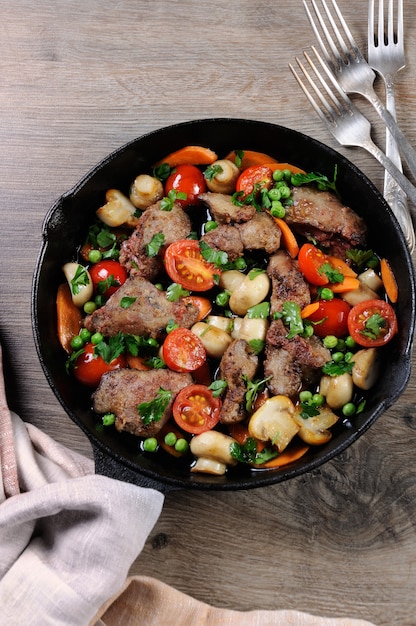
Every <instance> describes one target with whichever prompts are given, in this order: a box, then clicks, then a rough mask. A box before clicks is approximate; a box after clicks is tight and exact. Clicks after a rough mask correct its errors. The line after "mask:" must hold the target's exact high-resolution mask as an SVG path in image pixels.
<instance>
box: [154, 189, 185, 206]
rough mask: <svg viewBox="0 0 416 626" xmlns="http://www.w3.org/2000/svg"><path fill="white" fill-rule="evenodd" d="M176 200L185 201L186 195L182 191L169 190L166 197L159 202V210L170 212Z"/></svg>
mask: <svg viewBox="0 0 416 626" xmlns="http://www.w3.org/2000/svg"><path fill="white" fill-rule="evenodd" d="M176 200H186V193H184V192H183V191H175V190H174V189H171V190H170V191H169V192H168V195H167V196H165V197H164V198H162V200H161V201H160V208H161V210H162V211H172V209H173V205H174V203H175V201H176Z"/></svg>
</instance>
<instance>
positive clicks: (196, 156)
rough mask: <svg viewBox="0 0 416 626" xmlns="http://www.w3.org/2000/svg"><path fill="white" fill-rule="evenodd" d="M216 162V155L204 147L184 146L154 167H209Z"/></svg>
mask: <svg viewBox="0 0 416 626" xmlns="http://www.w3.org/2000/svg"><path fill="white" fill-rule="evenodd" d="M217 160H218V156H217V155H216V153H215V152H214V151H213V150H211V149H210V148H205V147H204V146H185V147H184V148H180V149H179V150H175V152H171V153H170V154H168V155H166V156H165V157H164V158H163V159H160V161H158V162H157V163H155V167H157V166H159V165H162V163H167V164H168V165H169V167H176V165H211V163H214V161H217Z"/></svg>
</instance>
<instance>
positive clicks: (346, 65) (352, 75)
mask: <svg viewBox="0 0 416 626" xmlns="http://www.w3.org/2000/svg"><path fill="white" fill-rule="evenodd" d="M320 1H321V4H322V6H323V9H324V13H325V15H326V19H327V21H328V23H329V25H330V26H331V29H332V32H333V33H334V36H335V39H336V42H337V43H335V41H334V38H333V36H332V35H331V32H330V30H329V28H328V27H327V24H326V22H325V18H324V16H323V13H321V12H320V11H319V9H318V5H317V3H316V1H315V0H310V3H311V5H312V7H313V11H314V13H315V18H316V21H315V19H314V17H313V16H312V12H311V10H310V9H309V7H308V4H307V2H306V0H303V5H304V7H305V11H306V14H307V16H308V19H309V21H310V23H311V26H312V29H313V31H314V33H315V36H316V38H317V40H318V43H319V46H320V48H321V50H322V53H323V55H324V59H325V60H326V62H327V63H328V65H329V67H330V68H331V70H332V72H333V73H334V75H335V76H336V78H337V80H338V82H339V84H340V86H341V87H342V89H343V90H344V91H345V92H346V93H357V94H360V95H362V96H364V97H365V98H366V99H367V100H368V101H369V102H370V103H371V104H372V105H373V106H374V108H375V109H376V111H377V113H378V114H379V115H380V117H381V118H382V119H383V121H384V123H385V124H386V126H387V128H388V129H389V131H390V132H391V134H392V135H393V137H394V139H395V140H396V142H397V144H398V145H399V146H400V151H401V153H402V156H403V158H404V159H405V160H406V162H407V165H408V166H409V170H410V171H411V173H412V174H413V176H415V177H416V150H415V149H414V148H413V147H412V145H411V144H410V143H409V141H408V139H407V138H406V136H405V135H404V133H403V132H402V130H401V129H400V128H399V126H398V125H397V122H396V120H395V119H394V117H393V116H392V115H391V113H389V111H387V109H386V107H385V106H384V104H383V103H382V101H381V100H380V98H379V97H378V96H377V94H376V92H375V90H374V81H375V78H376V74H375V72H374V71H373V70H372V69H371V67H370V66H369V65H368V63H367V61H366V60H365V59H364V57H363V55H362V54H361V52H360V50H359V48H358V46H357V44H356V43H355V41H354V39H353V37H352V35H351V32H350V30H349V28H348V26H347V24H346V22H345V20H344V18H343V16H342V14H341V11H340V10H339V8H338V5H337V3H336V2H335V0H330V2H331V4H332V5H333V8H334V11H335V14H336V16H337V18H338V22H339V24H340V25H341V27H342V31H343V33H342V32H341V30H340V28H339V27H338V25H337V22H336V21H335V19H334V17H333V15H332V13H331V11H330V10H329V8H328V4H327V2H326V1H325V0H320ZM317 23H318V24H319V26H320V29H321V32H322V34H323V37H322V36H321V33H320V31H319V28H318V26H317ZM324 39H325V40H326V43H327V46H328V49H329V51H328V49H327V47H326V45H325V42H324ZM337 44H338V45H337Z"/></svg>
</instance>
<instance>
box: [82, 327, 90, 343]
mask: <svg viewBox="0 0 416 626" xmlns="http://www.w3.org/2000/svg"><path fill="white" fill-rule="evenodd" d="M79 336H80V337H81V339H82V341H85V342H87V341H89V340H90V339H91V333H90V331H89V330H88V328H81V330H80V333H79Z"/></svg>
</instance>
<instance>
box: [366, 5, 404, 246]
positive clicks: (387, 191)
mask: <svg viewBox="0 0 416 626" xmlns="http://www.w3.org/2000/svg"><path fill="white" fill-rule="evenodd" d="M393 4H394V1H393V0H388V13H387V24H385V21H384V1H383V0H379V5H378V12H377V19H375V15H376V14H375V10H374V5H375V0H369V3H368V54H367V57H368V63H369V65H370V67H372V68H373V70H376V72H378V74H380V76H381V77H382V78H383V80H384V84H385V87H386V108H387V110H388V111H390V113H391V114H392V115H393V117H394V118H396V104H395V92H394V81H395V77H396V74H397V72H399V71H400V70H401V69H403V68H404V67H405V65H406V58H405V54H404V36H403V0H398V3H397V9H396V14H397V25H395V24H394V10H393ZM386 156H387V157H389V158H390V159H391V161H393V163H394V164H395V165H396V166H397V167H398V168H399V170H401V171H403V170H402V163H401V159H400V152H399V149H398V146H397V143H396V142H395V141H394V138H393V137H392V135H391V133H390V131H389V130H387V132H386ZM383 195H384V197H385V198H386V200H387V202H388V203H389V205H390V206H391V208H392V211H393V213H394V214H395V216H396V217H397V219H398V220H399V222H400V225H401V226H402V228H403V230H404V234H405V237H406V241H407V243H408V246H409V249H410V251H411V252H413V250H414V248H415V243H416V242H415V233H414V230H413V228H412V229H410V230H407V231H406V230H405V225H406V224H407V221H406V222H405V223H403V222H402V220H401V217H402V213H405V212H406V211H408V206H407V200H406V194H405V193H404V192H403V190H402V189H401V187H400V186H399V185H397V183H396V181H395V180H394V178H392V176H390V174H389V173H388V172H387V171H386V172H385V175H384V191H383Z"/></svg>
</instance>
